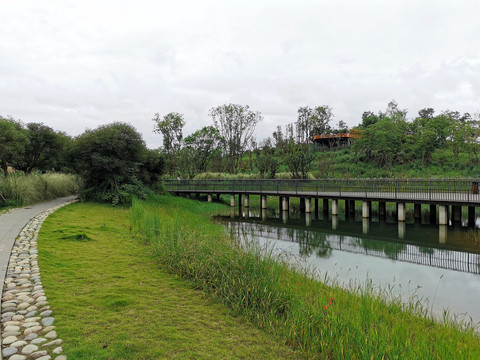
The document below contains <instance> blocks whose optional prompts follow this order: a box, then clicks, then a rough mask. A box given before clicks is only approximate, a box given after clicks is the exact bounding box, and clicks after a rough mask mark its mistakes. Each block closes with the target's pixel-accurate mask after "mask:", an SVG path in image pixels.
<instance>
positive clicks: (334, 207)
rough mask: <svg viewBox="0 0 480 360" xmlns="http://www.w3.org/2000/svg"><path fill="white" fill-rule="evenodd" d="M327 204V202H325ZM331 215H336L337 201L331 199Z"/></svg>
mask: <svg viewBox="0 0 480 360" xmlns="http://www.w3.org/2000/svg"><path fill="white" fill-rule="evenodd" d="M324 201H325V200H324ZM327 202H328V200H327ZM324 204H325V203H324ZM327 209H328V205H327ZM332 215H338V200H337V199H332Z"/></svg>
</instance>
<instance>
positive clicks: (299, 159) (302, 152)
mask: <svg viewBox="0 0 480 360" xmlns="http://www.w3.org/2000/svg"><path fill="white" fill-rule="evenodd" d="M314 159H315V155H314V153H313V150H312V148H311V146H310V145H307V144H295V143H294V142H293V141H291V142H289V144H288V146H287V153H286V155H285V163H286V164H287V166H288V169H289V170H290V172H291V173H292V177H294V178H296V179H306V178H307V175H308V172H309V171H310V168H311V166H312V163H313V160H314Z"/></svg>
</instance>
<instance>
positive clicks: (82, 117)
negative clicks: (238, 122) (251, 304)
mask: <svg viewBox="0 0 480 360" xmlns="http://www.w3.org/2000/svg"><path fill="white" fill-rule="evenodd" d="M0 14H1V26H0V115H3V116H6V115H11V116H13V117H14V118H16V119H21V120H22V121H24V122H43V123H45V124H46V125H49V126H51V127H53V128H54V129H56V130H61V131H65V132H67V133H69V134H71V135H78V134H80V133H82V132H83V131H84V130H85V129H86V128H95V127H97V126H99V125H101V124H106V123H110V122H113V121H122V122H128V123H130V124H132V125H134V126H135V127H136V128H137V129H138V130H139V131H140V132H141V133H142V135H143V137H144V139H145V141H146V142H147V145H148V146H149V147H151V148H155V147H158V146H160V145H161V137H160V135H156V134H154V133H153V132H152V129H153V122H152V118H153V116H154V113H156V112H159V113H160V114H161V115H165V114H167V113H169V112H173V111H174V112H179V113H182V114H184V116H185V119H186V121H187V124H186V126H185V129H184V134H185V135H187V134H189V133H191V132H193V131H195V130H197V129H199V128H201V127H202V126H204V125H211V124H212V121H211V119H210V118H209V116H208V110H209V109H210V108H212V107H214V106H218V105H222V104H227V103H237V104H244V105H249V106H250V107H251V109H253V110H257V111H260V112H261V113H262V114H263V116H264V121H263V122H262V123H260V124H259V125H258V128H257V136H258V138H259V139H261V138H264V137H266V136H270V135H271V133H272V131H273V130H275V127H276V126H277V125H282V126H283V125H285V124H287V123H290V122H293V121H295V120H296V116H297V110H298V108H299V107H300V106H305V105H309V106H311V107H314V106H318V105H329V106H330V107H332V108H333V113H334V115H335V117H334V119H333V125H335V126H336V125H337V123H338V121H339V120H344V121H345V122H346V123H347V124H348V125H349V126H354V125H357V124H358V123H359V122H360V121H361V115H362V113H363V112H364V111H367V110H371V111H374V112H378V111H379V110H385V108H386V107H387V104H388V102H389V101H390V100H392V99H395V100H396V101H397V102H398V104H399V107H400V108H406V109H408V110H409V112H408V115H407V116H408V117H409V118H413V117H415V115H416V114H417V112H418V110H419V109H421V108H424V107H433V108H434V109H435V110H436V111H437V112H440V111H441V110H446V109H450V110H457V111H460V112H462V113H463V112H470V113H472V114H473V113H477V112H479V111H480V102H479V100H480V21H479V14H480V1H478V0H461V1H453V0H448V1H446V0H432V1H429V0H428V1H422V0H401V1H400V0H399V1H391V0H378V1H373V0H363V1H357V0H329V1H326V0H317V1H302V0H297V1H281V0H274V1H266V0H265V1H262V0H254V1H250V0H243V1H234V0H231V1H227V0H224V1H214V0H211V1H209V0H201V1H200V0H192V1H182V0H169V1H163V0H157V1H147V0H136V1H123V0H116V1H113V2H112V1H102V0H95V1H90V0H88V1H86V0H82V1H67V0H60V1H54V0H49V1H38V0H35V1H33V0H32V1H30V0H23V1H7V0H0Z"/></svg>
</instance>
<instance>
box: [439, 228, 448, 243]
mask: <svg viewBox="0 0 480 360" xmlns="http://www.w3.org/2000/svg"><path fill="white" fill-rule="evenodd" d="M438 242H439V243H440V244H445V243H446V242H447V225H440V226H439V227H438Z"/></svg>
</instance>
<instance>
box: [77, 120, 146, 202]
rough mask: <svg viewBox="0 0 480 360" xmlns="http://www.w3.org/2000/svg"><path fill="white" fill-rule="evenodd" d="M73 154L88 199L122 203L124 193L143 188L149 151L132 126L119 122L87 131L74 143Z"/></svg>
mask: <svg viewBox="0 0 480 360" xmlns="http://www.w3.org/2000/svg"><path fill="white" fill-rule="evenodd" d="M73 151H74V154H75V155H74V156H75V160H76V163H77V170H78V172H79V173H80V174H81V175H82V176H83V178H84V180H85V193H84V195H85V197H86V198H87V199H95V200H103V201H112V202H123V201H127V199H126V197H127V195H125V193H128V192H134V189H133V188H134V187H137V188H139V187H140V185H139V175H140V169H141V164H142V161H143V160H144V159H145V154H146V151H147V150H146V147H145V144H144V142H143V140H142V137H141V135H140V134H139V133H138V132H137V130H135V128H134V127H133V126H131V125H129V124H125V123H118V122H117V123H112V124H109V125H103V126H100V127H98V128H96V129H94V130H87V131H85V132H84V133H83V134H82V135H80V136H79V137H77V138H76V139H75V144H74V149H73Z"/></svg>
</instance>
